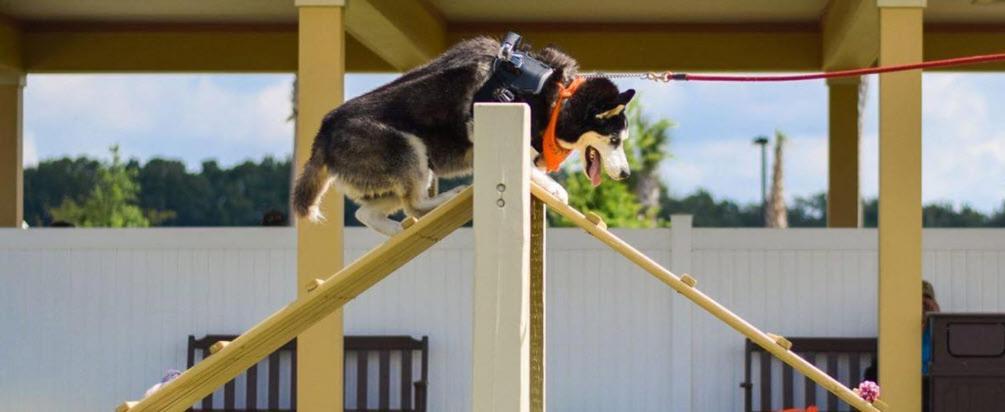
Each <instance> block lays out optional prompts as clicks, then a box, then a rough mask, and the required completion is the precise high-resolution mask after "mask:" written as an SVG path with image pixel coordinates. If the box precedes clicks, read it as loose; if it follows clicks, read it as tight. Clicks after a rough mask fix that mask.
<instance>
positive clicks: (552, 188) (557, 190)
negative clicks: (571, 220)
mask: <svg viewBox="0 0 1005 412" xmlns="http://www.w3.org/2000/svg"><path fill="white" fill-rule="evenodd" d="M545 189H547V190H548V193H551V194H552V196H555V197H557V198H558V200H561V201H562V203H565V204H569V192H566V191H565V188H564V187H562V185H560V184H557V183H556V184H553V185H548V187H546V188H545Z"/></svg>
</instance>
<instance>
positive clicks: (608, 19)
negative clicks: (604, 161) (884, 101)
mask: <svg viewBox="0 0 1005 412" xmlns="http://www.w3.org/2000/svg"><path fill="white" fill-rule="evenodd" d="M987 2H988V0H977V1H974V0H929V1H928V6H927V8H926V10H925V19H926V21H928V22H932V23H1002V22H1003V21H1005V5H995V4H994V3H991V4H986V3H987ZM828 3H829V2H828V0H772V1H771V2H758V1H750V0H714V1H693V0H632V1H609V0H549V1H540V0H507V1H473V0H424V4H425V6H426V7H427V8H429V9H430V10H431V11H432V12H434V13H436V14H438V15H439V16H441V17H442V18H444V19H445V20H446V21H447V22H449V23H455V22H456V23H460V22H465V23H471V22H563V23H589V22H604V23H640V22H641V23H708V24H731V23H818V22H819V21H820V18H821V17H822V16H823V15H824V13H825V10H826V8H827V6H828ZM0 13H3V14H6V15H7V16H9V17H12V18H14V19H17V20H26V21H40V20H46V21H52V20H62V21H81V22H171V23H178V22H186V23H195V22H202V23H209V22H212V23H295V22H296V16H297V12H296V6H294V2H293V1H292V0H289V1H282V0H214V1H203V0H145V1H123V0H92V1H87V2H67V1H64V0H29V1H19V0H7V1H3V2H0Z"/></svg>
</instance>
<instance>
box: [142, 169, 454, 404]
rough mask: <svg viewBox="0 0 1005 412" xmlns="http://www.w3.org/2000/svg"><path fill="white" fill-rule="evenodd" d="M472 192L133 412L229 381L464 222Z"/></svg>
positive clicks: (193, 396)
mask: <svg viewBox="0 0 1005 412" xmlns="http://www.w3.org/2000/svg"><path fill="white" fill-rule="evenodd" d="M472 194H473V190H472V189H471V188H468V189H465V190H464V191H462V192H461V193H459V194H458V195H456V196H454V197H453V198H451V199H450V200H448V201H447V202H445V203H444V204H443V205H441V206H440V207H438V208H436V209H435V210H433V211H432V212H430V213H429V214H428V215H426V216H425V217H423V218H422V219H420V220H419V222H418V223H416V224H415V225H414V226H412V227H411V228H409V229H408V230H405V231H402V232H401V233H400V234H398V235H396V236H394V237H392V238H391V239H389V240H387V241H386V242H384V243H383V244H382V245H381V246H378V247H377V248H375V249H374V250H372V251H370V252H369V253H367V254H366V255H364V256H363V257H361V258H360V259H358V260H357V261H355V262H353V263H352V264H350V265H349V266H348V267H346V268H345V269H343V270H341V271H339V272H338V273H336V274H335V275H333V276H332V277H329V278H328V280H327V281H326V282H325V284H324V285H322V286H320V287H318V288H317V289H316V290H315V291H314V292H311V293H310V294H309V295H307V296H304V297H302V298H299V299H297V300H296V301H294V302H292V303H291V304H289V305H287V306H286V307H284V308H283V309H281V310H279V311H278V312H276V313H274V314H273V315H272V316H270V317H268V318H267V319H265V320H264V321H262V322H261V323H259V324H258V325H255V326H254V327H252V328H251V329H249V330H248V331H247V332H245V333H244V334H243V335H241V337H239V338H237V339H235V340H234V341H233V342H231V343H230V345H227V347H226V348H223V350H221V351H220V352H218V353H216V354H215V355H213V356H211V357H209V358H208V359H206V360H204V361H202V362H199V363H198V364H197V365H195V366H193V367H192V368H190V369H189V370H188V371H186V372H185V373H183V374H182V375H181V376H179V377H178V378H177V379H175V380H174V381H172V382H171V383H170V384H169V385H167V386H165V387H164V388H163V389H161V390H160V391H158V392H157V393H155V394H153V395H151V396H150V397H148V398H146V399H144V400H142V401H140V403H138V404H137V405H136V407H135V408H134V409H133V412H143V411H164V410H184V409H185V408H186V407H188V406H189V405H191V404H192V403H194V402H196V401H198V400H199V399H201V398H202V397H204V396H206V395H207V394H209V393H210V392H212V391H213V389H214V388H216V387H218V386H220V385H222V384H224V383H226V382H227V381H229V380H230V379H233V378H234V377H235V376H237V375H238V374H240V373H241V372H242V371H244V370H246V369H247V368H248V367H250V366H251V365H253V364H254V363H256V362H258V361H259V360H260V359H262V358H264V357H265V356H267V355H268V354H270V353H272V352H273V351H275V350H276V349H278V348H279V347H280V346H282V345H283V344H285V343H286V342H289V341H290V340H292V339H293V338H294V337H296V336H297V335H299V334H300V333H301V332H303V331H305V330H307V328H309V327H310V326H311V325H313V324H314V323H315V322H317V321H319V320H321V319H324V318H325V317H326V316H327V315H328V314H330V313H332V312H334V311H335V310H337V309H338V308H340V307H342V305H344V304H345V303H346V302H348V301H350V300H352V299H353V298H355V297H356V296H358V295H359V294H360V293H363V292H364V291H366V290H367V289H368V288H370V287H371V286H373V285H374V284H376V283H377V282H379V281H380V280H381V279H383V278H384V277H386V276H387V275H389V274H390V273H391V272H393V271H394V270H396V269H397V268H399V267H401V266H402V265H404V264H405V263H407V262H408V261H410V260H411V259H412V258H414V257H415V256H417V255H418V254H420V253H422V252H423V251H425V250H426V249H429V248H430V247H431V246H433V245H434V244H436V242H438V241H439V240H440V239H442V238H444V237H445V236H447V235H448V234H450V233H451V232H453V231H454V229H457V228H458V227H460V226H461V225H463V224H464V223H466V222H467V221H468V220H470V219H471V199H472Z"/></svg>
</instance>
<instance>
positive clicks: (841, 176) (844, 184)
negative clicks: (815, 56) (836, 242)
mask: <svg viewBox="0 0 1005 412" xmlns="http://www.w3.org/2000/svg"><path fill="white" fill-rule="evenodd" d="M863 84H864V83H863V82H862V81H861V80H860V79H859V78H858V77H854V78H846V79H830V80H828V81H827V103H828V106H827V112H828V117H827V130H828V139H827V143H828V144H827V227H852V228H854V227H860V226H862V201H861V194H860V190H859V169H860V167H859V157H860V155H859V152H860V150H859V147H860V146H861V143H860V142H861V138H860V135H861V125H862V122H861V113H862V104H863V101H864V99H863V98H862V91H863Z"/></svg>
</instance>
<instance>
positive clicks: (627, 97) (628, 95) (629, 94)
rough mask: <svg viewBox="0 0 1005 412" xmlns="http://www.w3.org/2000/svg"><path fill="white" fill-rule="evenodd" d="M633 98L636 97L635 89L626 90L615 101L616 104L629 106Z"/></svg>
mask: <svg viewBox="0 0 1005 412" xmlns="http://www.w3.org/2000/svg"><path fill="white" fill-rule="evenodd" d="M633 97H635V89H628V90H625V91H623V92H621V94H619V95H618V97H617V99H615V104H616V105H625V106H627V105H628V102H630V101H632V98H633Z"/></svg>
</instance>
